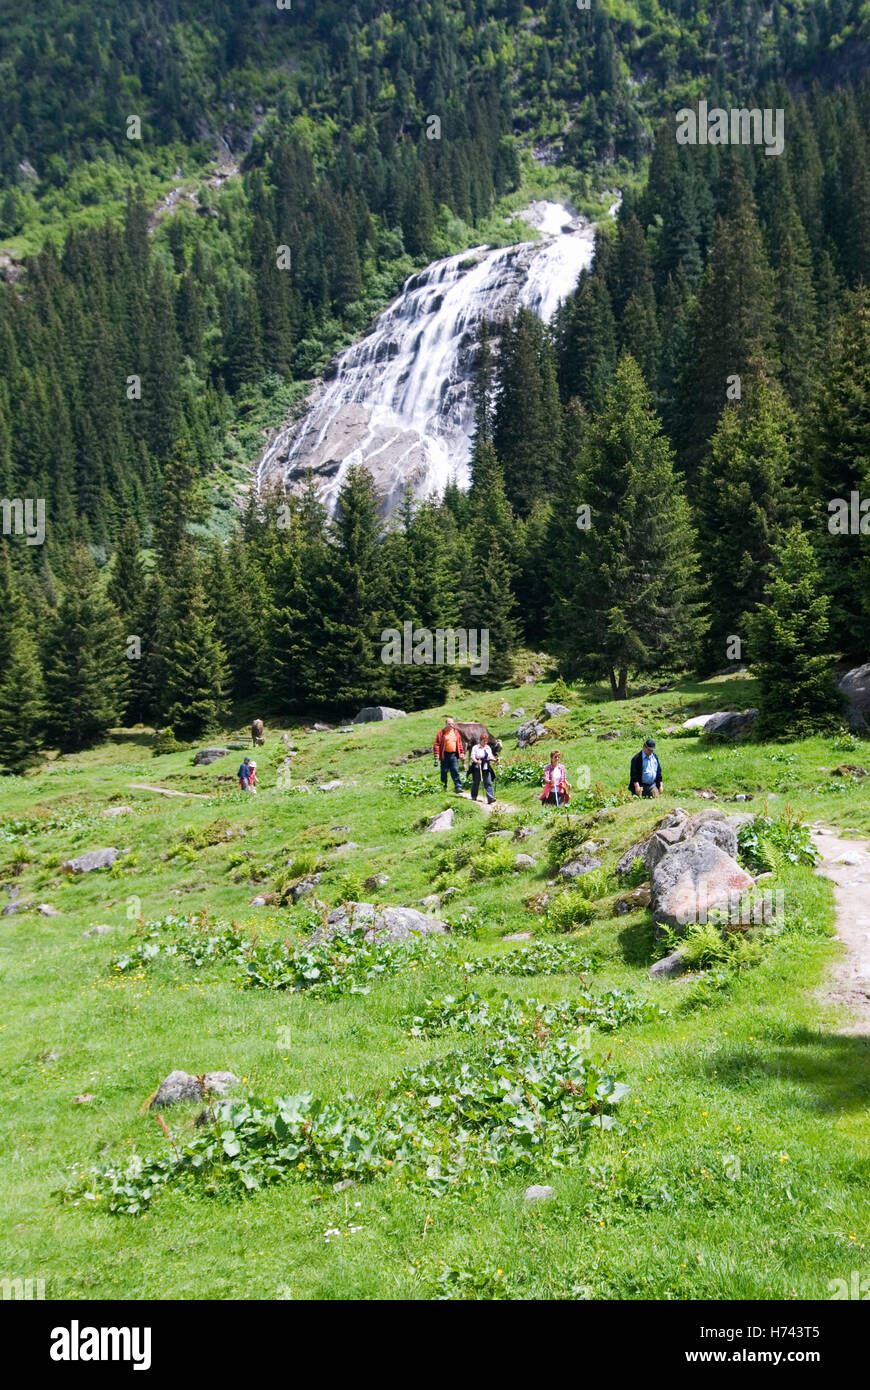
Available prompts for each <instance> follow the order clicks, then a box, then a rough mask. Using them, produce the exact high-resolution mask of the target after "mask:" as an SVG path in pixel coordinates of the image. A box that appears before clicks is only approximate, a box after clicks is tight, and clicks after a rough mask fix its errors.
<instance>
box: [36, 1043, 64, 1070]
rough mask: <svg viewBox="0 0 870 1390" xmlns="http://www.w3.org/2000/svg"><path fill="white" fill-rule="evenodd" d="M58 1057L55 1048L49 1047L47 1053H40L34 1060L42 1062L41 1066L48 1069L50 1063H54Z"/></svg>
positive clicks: (58, 1054)
mask: <svg viewBox="0 0 870 1390" xmlns="http://www.w3.org/2000/svg"><path fill="white" fill-rule="evenodd" d="M59 1056H60V1053H59V1052H58V1050H57V1048H56V1047H50V1048H49V1049H48V1051H47V1052H40V1054H39V1056H38V1057H37V1059H36V1060H37V1061H38V1062H42V1064H43V1066H45V1067H48V1066H51V1063H52V1062H56V1061H57V1059H58V1057H59Z"/></svg>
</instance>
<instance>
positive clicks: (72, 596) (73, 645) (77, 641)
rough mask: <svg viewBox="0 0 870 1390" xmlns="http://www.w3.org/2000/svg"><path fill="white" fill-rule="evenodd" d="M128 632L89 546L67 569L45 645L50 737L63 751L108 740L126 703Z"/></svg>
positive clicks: (74, 556) (77, 552)
mask: <svg viewBox="0 0 870 1390" xmlns="http://www.w3.org/2000/svg"><path fill="white" fill-rule="evenodd" d="M126 667H127V658H126V647H125V642H124V630H123V627H122V624H121V620H120V618H119V617H118V614H117V611H116V610H115V608H114V607H113V605H112V604H111V602H110V601H109V599H108V598H107V597H106V595H105V593H104V592H103V588H102V585H101V583H100V577H99V575H98V574H97V570H96V567H95V565H94V562H93V560H92V559H91V557H90V554H89V553H88V551H87V549H86V548H85V547H84V546H81V545H80V546H77V547H76V548H75V550H74V551H73V554H72V556H71V557H70V561H69V564H68V566H67V573H66V582H65V586H64V597H63V599H62V601H61V603H60V606H59V608H58V610H57V614H56V616H55V619H54V622H53V623H52V626H51V630H50V631H49V634H48V638H47V641H46V650H45V657H44V662H43V669H44V673H45V691H46V702H47V705H48V716H47V721H46V732H47V737H48V739H49V741H52V740H53V741H54V742H55V743H57V744H58V746H59V747H60V748H61V749H62V750H63V751H69V750H74V749H77V748H87V747H89V746H90V745H91V744H94V743H98V742H99V741H100V739H102V738H105V736H106V734H107V733H108V731H109V729H110V728H111V727H112V726H113V725H114V724H117V723H118V721H119V719H120V718H121V714H122V712H123V709H124V704H125V698H126V685H127V670H126Z"/></svg>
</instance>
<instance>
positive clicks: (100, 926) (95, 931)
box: [82, 922, 114, 936]
mask: <svg viewBox="0 0 870 1390" xmlns="http://www.w3.org/2000/svg"><path fill="white" fill-rule="evenodd" d="M110 931H114V928H113V927H110V926H109V924H108V923H107V922H97V924H96V926H93V927H88V929H87V931H83V932H82V936H106V935H107V933H108V932H110Z"/></svg>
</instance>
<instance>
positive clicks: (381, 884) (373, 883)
mask: <svg viewBox="0 0 870 1390" xmlns="http://www.w3.org/2000/svg"><path fill="white" fill-rule="evenodd" d="M318 877H319V876H318ZM389 881H390V875H389V874H369V876H368V878H367V879H364V880H363V888H386V886H387V884H388V883H389Z"/></svg>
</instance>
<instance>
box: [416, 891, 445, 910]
mask: <svg viewBox="0 0 870 1390" xmlns="http://www.w3.org/2000/svg"><path fill="white" fill-rule="evenodd" d="M417 906H418V907H426V908H430V909H432V910H434V909H435V908H436V907H440V906H441V899H440V897H439V896H438V894H437V893H429V894H428V896H427V897H425V898H418V899H417Z"/></svg>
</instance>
